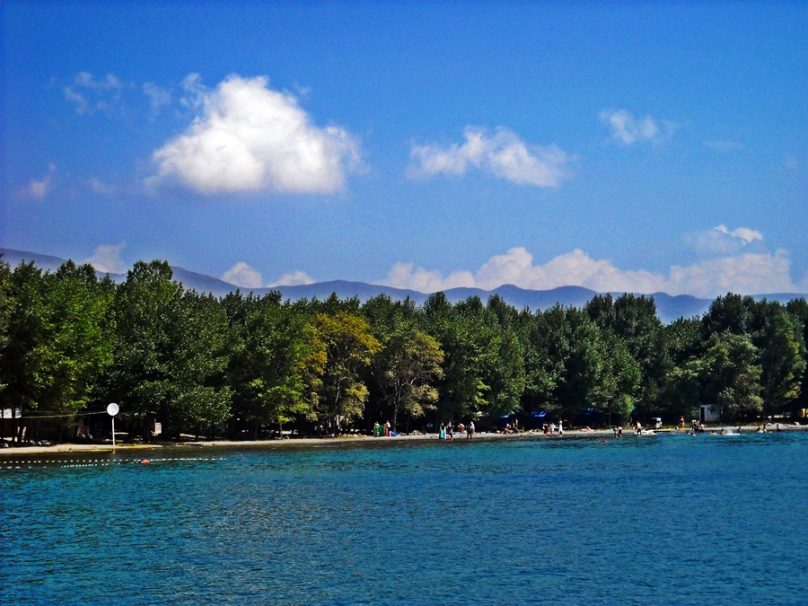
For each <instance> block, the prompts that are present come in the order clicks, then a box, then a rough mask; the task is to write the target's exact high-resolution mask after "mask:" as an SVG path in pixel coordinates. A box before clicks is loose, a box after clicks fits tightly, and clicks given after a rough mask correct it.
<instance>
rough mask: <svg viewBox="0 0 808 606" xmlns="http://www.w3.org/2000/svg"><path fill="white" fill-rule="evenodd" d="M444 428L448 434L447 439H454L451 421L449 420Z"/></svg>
mask: <svg viewBox="0 0 808 606" xmlns="http://www.w3.org/2000/svg"><path fill="white" fill-rule="evenodd" d="M446 430H447V432H448V434H449V439H450V440H454V427H452V422H451V421H449V424H448V425H447V426H446Z"/></svg>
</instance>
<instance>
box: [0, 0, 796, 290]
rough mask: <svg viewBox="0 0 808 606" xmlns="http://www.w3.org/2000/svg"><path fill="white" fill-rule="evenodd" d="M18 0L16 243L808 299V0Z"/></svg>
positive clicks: (11, 77)
mask: <svg viewBox="0 0 808 606" xmlns="http://www.w3.org/2000/svg"><path fill="white" fill-rule="evenodd" d="M0 11H1V13H0V14H1V15H2V22H1V27H2V58H1V59H0V61H2V73H1V77H2V83H1V84H2V105H0V112H1V113H0V136H2V148H1V151H0V153H2V157H0V160H1V161H2V162H1V164H0V165H1V166H2V168H0V171H1V175H2V184H1V186H2V190H0V196H2V199H1V200H0V221H2V223H0V246H4V247H6V248H17V249H22V250H31V251H35V252H40V253H45V254H52V255H57V256H62V257H70V258H73V259H76V260H79V261H85V260H88V261H91V262H93V263H94V264H95V265H96V267H98V268H100V269H103V270H108V271H124V270H126V269H127V268H128V267H129V266H131V264H132V263H133V262H135V261H137V260H139V259H152V258H163V259H167V260H169V261H170V262H171V263H172V264H175V265H181V266H183V267H185V268H187V269H191V270H194V271H198V272H202V273H207V274H210V275H214V276H218V277H225V278H226V279H228V280H230V281H231V282H233V283H237V284H240V285H244V286H264V285H271V284H280V283H304V282H308V281H323V280H330V279H350V280H361V281H367V282H374V283H386V284H391V285H394V286H401V287H411V288H415V289H418V290H422V291H426V292H431V291H434V290H439V289H442V288H448V287H452V286H478V287H482V288H494V287H496V286H498V285H500V284H503V283H513V284H517V285H519V286H523V287H525V288H535V289H545V288H553V287H556V286H560V285H567V284H577V285H582V286H587V287H590V288H593V289H596V290H601V291H605V290H620V291H622V290H632V291H638V292H655V291H666V292H669V293H672V294H679V293H690V294H696V295H700V296H713V295H716V294H720V293H723V292H726V291H728V290H733V291H736V292H744V293H765V292H784V291H792V292H793V291H799V292H808V238H806V237H805V230H806V226H808V66H806V63H808V61H807V60H806V59H807V58H808V33H806V32H808V4H805V3H775V2H771V3H759V4H756V3H744V4H741V3H717V4H714V5H709V6H707V7H704V6H688V5H685V4H682V3H673V4H671V5H669V6H664V5H658V4H655V3H642V4H631V3H624V4H619V5H616V6H609V5H606V4H600V3H572V4H567V3H547V4H542V5H531V4H522V3H504V4H502V5H500V3H496V4H495V3H472V4H470V5H468V6H464V5H459V4H454V3H438V5H437V6H433V5H428V4H404V3H395V2H391V3H386V4H383V5H381V6H372V5H370V4H369V3H368V4H365V3H349V4H343V5H339V6H335V5H330V4H329V5H326V4H318V3H303V4H296V3H280V4H278V5H275V6H263V5H262V4H260V3H249V2H242V3H235V4H234V5H231V4H225V3H215V2H211V3H205V4H204V5H203V6H194V5H192V4H191V3H186V2H181V3H180V2H178V3H174V4H171V3H168V4H163V3H146V2H144V3H139V4H138V3H131V4H130V3H100V2H98V3H92V2H90V3H74V2H70V3H56V2H54V3H38V4H35V5H28V4H24V3H21V2H6V3H4V4H3V5H2V7H0Z"/></svg>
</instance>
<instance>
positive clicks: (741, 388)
mask: <svg viewBox="0 0 808 606" xmlns="http://www.w3.org/2000/svg"><path fill="white" fill-rule="evenodd" d="M757 359H758V351H757V348H756V347H755V345H754V344H753V343H752V340H751V339H750V338H749V337H748V336H746V335H738V334H734V333H731V332H722V333H717V334H713V335H712V336H711V337H710V339H709V340H708V342H707V348H706V351H705V353H704V358H703V365H702V367H701V371H702V377H701V380H702V401H703V402H708V403H716V404H718V405H719V407H720V408H721V416H722V418H723V419H726V420H728V421H732V420H737V419H748V418H754V417H756V416H757V415H758V414H760V412H761V411H762V410H763V399H762V398H761V397H760V392H761V385H760V378H761V368H760V365H759V364H757Z"/></svg>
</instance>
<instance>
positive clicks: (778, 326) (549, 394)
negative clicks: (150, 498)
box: [0, 260, 808, 445]
mask: <svg viewBox="0 0 808 606" xmlns="http://www.w3.org/2000/svg"><path fill="white" fill-rule="evenodd" d="M806 338H808V303H806V301H805V300H804V299H795V300H793V301H791V302H790V303H788V304H787V305H782V304H780V303H777V302H771V301H765V300H764V301H755V300H753V299H752V298H751V297H743V296H739V295H735V294H727V295H725V296H721V297H718V298H717V299H715V300H714V301H713V303H712V305H711V306H710V309H709V311H708V312H706V313H705V314H704V315H703V316H702V317H694V318H683V319H679V320H677V321H675V322H673V323H671V324H663V323H662V322H661V321H660V320H659V318H658V317H657V313H656V306H655V303H654V300H653V298H652V297H646V296H636V295H630V294H627V295H622V296H620V297H616V298H615V297H613V296H611V295H599V296H596V297H594V298H593V299H591V300H590V301H589V302H588V303H587V304H586V305H585V306H584V307H582V308H574V307H561V306H555V307H552V308H550V309H546V310H543V311H538V310H537V311H533V310H529V309H516V308H514V307H512V306H509V305H508V304H506V303H505V302H504V301H503V300H502V299H501V298H500V297H498V296H492V297H491V298H490V299H489V300H488V301H485V302H484V301H482V300H480V299H479V298H477V297H472V298H469V299H467V300H465V301H463V302H460V303H450V302H449V301H448V300H447V298H446V297H445V296H444V295H443V294H442V293H436V294H433V295H431V296H430V297H429V298H428V300H427V301H426V302H425V303H424V305H422V306H416V305H415V304H414V303H413V302H412V301H409V300H405V301H392V300H391V299H390V298H388V297H386V296H380V297H377V298H374V299H371V300H369V301H366V302H364V303H362V302H360V301H359V300H357V299H350V300H339V299H337V298H336V297H334V296H332V297H331V298H329V299H327V300H324V301H320V300H311V301H298V302H288V301H283V300H282V299H281V297H280V295H279V294H278V293H270V294H267V295H265V296H262V297H257V296H254V295H244V294H242V293H234V294H229V295H227V296H226V297H224V298H216V297H213V296H211V295H202V294H199V293H196V292H195V291H187V290H184V289H183V287H182V285H180V284H179V283H177V282H175V281H173V279H172V272H171V268H170V267H169V266H168V264H167V263H165V262H161V261H153V262H149V263H145V262H139V263H136V264H135V265H134V267H133V268H132V270H131V271H129V273H128V275H127V279H126V280H125V281H124V282H122V283H119V284H116V283H113V282H112V281H111V280H110V279H109V278H102V279H99V278H98V276H97V274H96V272H95V270H94V269H93V268H92V267H90V266H88V265H84V266H76V265H75V264H73V263H72V262H67V263H65V264H64V265H63V266H62V267H61V268H60V269H59V270H57V271H56V272H53V273H51V272H43V271H41V270H40V269H38V268H37V267H36V266H35V265H33V264H20V265H18V266H17V267H14V268H12V267H10V266H9V265H8V264H5V263H3V262H2V260H0V428H1V429H2V437H3V438H4V441H5V442H6V443H9V442H10V443H13V444H15V445H18V444H43V443H46V442H48V443H54V442H55V443H62V442H86V443H87V444H89V445H92V444H98V443H99V442H101V443H104V442H105V441H109V440H110V439H111V434H110V432H111V423H110V417H109V416H108V415H107V414H106V407H107V405H108V404H109V403H110V402H115V403H118V405H119V408H120V413H119V414H118V415H117V416H116V418H115V430H116V432H120V434H119V435H117V433H116V438H119V439H120V440H121V441H124V440H125V441H127V442H135V441H139V443H149V442H150V441H152V440H162V441H163V442H162V443H174V442H176V441H177V440H179V441H185V440H189V439H192V440H199V441H201V440H208V442H209V441H210V439H212V438H226V439H227V440H231V441H240V442H243V441H254V440H262V439H267V438H272V437H275V438H283V437H290V436H294V437H298V436H299V437H326V436H345V435H353V434H372V433H373V432H374V427H376V428H378V427H388V428H389V429H388V431H390V432H391V433H393V434H411V433H413V432H416V431H418V432H421V433H422V434H434V433H436V432H437V431H438V428H439V426H440V424H441V423H449V422H452V423H454V424H455V425H456V424H458V423H465V424H468V423H469V422H470V421H473V422H474V423H475V424H476V425H477V428H478V430H479V431H482V432H486V434H487V435H493V434H494V432H496V431H501V430H502V429H504V428H505V426H506V425H507V426H510V427H513V426H514V425H516V426H517V427H519V428H520V429H521V430H526V429H527V430H536V429H539V428H541V427H543V426H544V425H547V424H550V423H556V422H558V421H563V422H564V423H565V424H566V426H567V427H572V426H576V427H579V428H580V427H587V426H588V427H593V428H595V427H612V426H613V425H615V424H623V425H626V426H631V425H633V423H634V422H635V421H640V422H641V423H642V424H644V425H646V426H648V425H649V424H652V423H654V422H655V420H656V419H658V418H659V419H662V420H663V422H665V423H666V424H675V423H677V422H678V421H679V419H684V420H687V422H688V423H689V422H690V420H691V419H694V418H699V414H700V410H699V405H700V404H709V405H711V406H712V407H713V409H714V410H715V411H718V412H720V419H721V421H722V422H723V423H726V424H727V426H733V425H735V426H737V425H738V424H743V423H748V424H751V426H752V427H756V426H759V425H760V424H762V422H763V421H764V420H768V421H772V420H774V421H780V422H781V423H782V424H783V427H785V424H786V423H792V422H794V421H801V420H803V419H804V418H805V417H806V416H808V385H806V381H808V376H807V374H806ZM217 443H218V442H217Z"/></svg>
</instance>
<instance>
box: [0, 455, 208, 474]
mask: <svg viewBox="0 0 808 606" xmlns="http://www.w3.org/2000/svg"><path fill="white" fill-rule="evenodd" d="M198 461H224V457H158V458H153V459H152V458H148V457H146V458H136V459H135V458H124V459H58V460H57V459H52V460H49V459H33V460H26V459H19V460H16V459H12V460H10V461H2V462H0V471H4V470H7V469H34V468H36V467H59V468H78V467H108V466H111V465H126V464H135V463H138V464H150V463H171V462H198Z"/></svg>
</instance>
